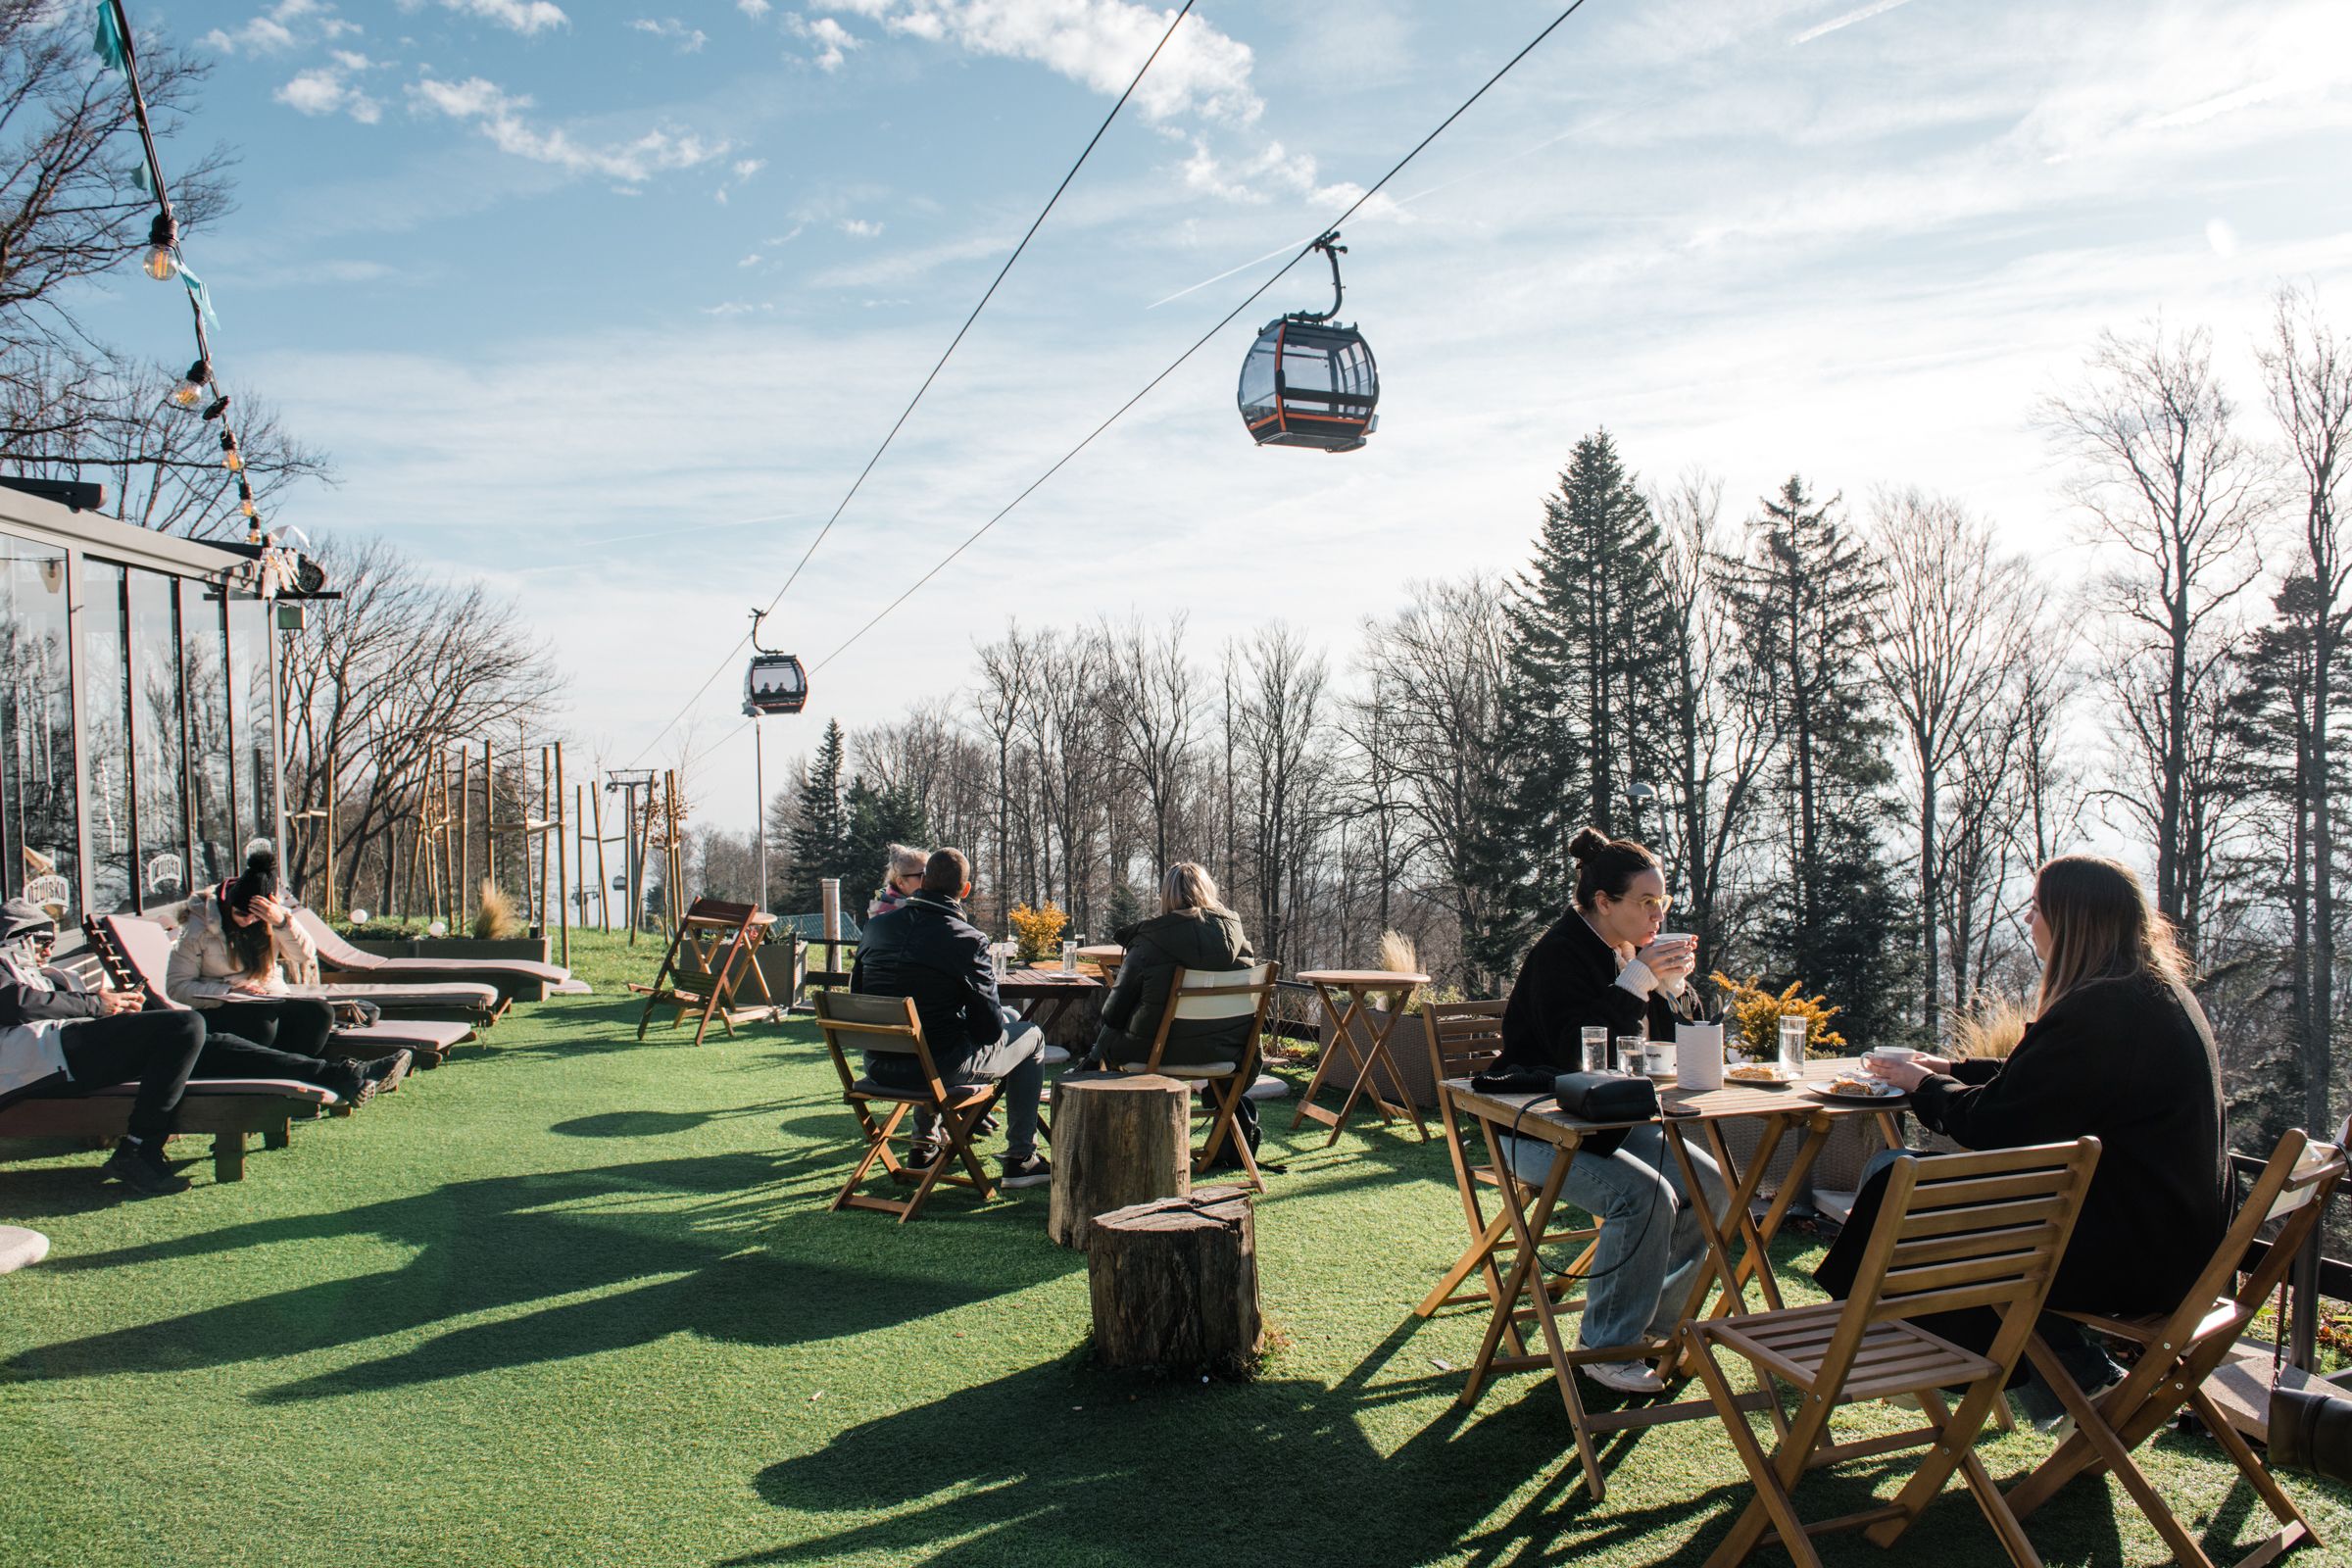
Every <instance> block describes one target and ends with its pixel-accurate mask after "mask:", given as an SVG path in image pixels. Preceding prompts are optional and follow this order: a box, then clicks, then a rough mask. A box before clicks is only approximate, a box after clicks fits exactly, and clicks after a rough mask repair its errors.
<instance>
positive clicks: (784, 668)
mask: <svg viewBox="0 0 2352 1568" xmlns="http://www.w3.org/2000/svg"><path fill="white" fill-rule="evenodd" d="M808 706H809V672H808V671H807V670H806V669H803V668H802V667H801V662H800V661H799V660H798V659H796V658H794V657H793V656H792V655H790V654H754V655H753V656H752V667H751V668H750V669H748V670H746V671H745V672H744V677H743V711H745V712H746V713H749V714H751V715H753V716H754V717H758V716H760V715H761V714H765V713H797V712H799V711H801V710H802V709H804V708H807V707H808Z"/></svg>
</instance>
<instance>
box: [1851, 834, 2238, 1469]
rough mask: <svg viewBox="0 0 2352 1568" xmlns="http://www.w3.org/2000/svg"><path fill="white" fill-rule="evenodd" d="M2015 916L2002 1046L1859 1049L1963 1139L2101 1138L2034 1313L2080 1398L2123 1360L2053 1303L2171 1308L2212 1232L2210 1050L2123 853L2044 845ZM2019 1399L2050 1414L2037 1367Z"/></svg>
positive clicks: (2019, 1143) (2216, 1065)
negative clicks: (2010, 1033)
mask: <svg viewBox="0 0 2352 1568" xmlns="http://www.w3.org/2000/svg"><path fill="white" fill-rule="evenodd" d="M2026 925H2027V931H2028V933H2029V934H2030V935H2031V936H2032V937H2033V939H2034V954H2035V956H2038V957H2039V958H2040V959H2041V964H2042V970H2041V992H2040V996H2039V998H2038V1000H2037V1001H2036V1003H2035V1005H2034V1021H2033V1022H2032V1023H2031V1024H2029V1025H2027V1027H2026V1032H2025V1034H2024V1036H2023V1037H2022V1038H2020V1039H2019V1041H2018V1043H2017V1046H2016V1049H2015V1050H2013V1051H2012V1052H2011V1053H2010V1054H2009V1057H2008V1059H2007V1060H2005V1061H1991V1060H1957V1061H1955V1060H1951V1059H1949V1058H1946V1057H1942V1056H1929V1055H1913V1056H1911V1057H1909V1058H1907V1059H1888V1058H1882V1057H1877V1056H1873V1057H1870V1058H1867V1063H1868V1066H1869V1068H1870V1070H1871V1071H1872V1072H1874V1073H1876V1074H1878V1075H1879V1076H1880V1077H1882V1078H1885V1079H1887V1081H1888V1082H1889V1083H1892V1084H1894V1085H1895V1086H1896V1087H1897V1088H1899V1089H1902V1090H1904V1091H1905V1092H1906V1093H1908V1094H1909V1095H1910V1096H1911V1104H1912V1108H1913V1109H1914V1110H1916V1111H1917V1112H1918V1113H1919V1119H1920V1120H1921V1121H1922V1122H1924V1123H1925V1124H1926V1125H1927V1126H1928V1127H1929V1128H1931V1129H1933V1130H1934V1131H1936V1132H1939V1133H1942V1134H1944V1135H1945V1136H1947V1137H1949V1138H1950V1139H1951V1140H1952V1141H1953V1142H1955V1143H1957V1144H1959V1145H1960V1146H1961V1147H1962V1148H1964V1149H2015V1148H2019V1147H2023V1146H2026V1145H2031V1144H2051V1143H2062V1142H2067V1141H2071V1140H2073V1139H2075V1138H2079V1137H2082V1136H2083V1135H2085V1134H2087V1135H2089V1136H2090V1137H2093V1138H2096V1139H2098V1140H2099V1163H2098V1166H2097V1168H2096V1170H2095V1171H2094V1172H2093V1173H2092V1176H2091V1180H2090V1188H2089V1190H2088V1191H2087V1192H2086V1193H2085V1194H2084V1195H2083V1199H2082V1215H2081V1217H2080V1218H2079V1219H2078V1220H2077V1221H2076V1224H2075V1233H2074V1237H2073V1239H2072V1240H2071V1241H2069V1242H2068V1244H2067V1249H2066V1255H2065V1256H2064V1257H2063V1258H2061V1259H2060V1261H2059V1264H2058V1273H2057V1277H2056V1279H2055V1280H2054V1282H2053V1283H2052V1285H2051V1287H2050V1296H2049V1302H2048V1306H2049V1314H2047V1315H2044V1316H2043V1318H2042V1319H2041V1322H2040V1333H2041V1336H2042V1338H2043V1339H2044V1340H2045V1341H2046V1342H2048V1344H2049V1346H2050V1348H2051V1349H2052V1350H2053V1351H2055V1352H2056V1354H2057V1356H2058V1359H2059V1361H2060V1362H2061V1363H2062V1364H2064V1366H2065V1367H2066V1369H2067V1371H2068V1372H2069V1373H2071V1374H2072V1375H2073V1376H2074V1378H2075V1381H2076V1382H2078V1383H2080V1384H2081V1385H2082V1387H2083V1389H2084V1390H2085V1391H2086V1392H2088V1393H2089V1394H2091V1395H2092V1396H2093V1397H2096V1396H2097V1395H2098V1394H2099V1393H2100V1392H2101V1391H2102V1390H2103V1389H2104V1388H2105V1387H2106V1386H2107V1385H2109V1384H2111V1383H2113V1382H2114V1381H2115V1380H2116V1379H2118V1378H2120V1377H2121V1376H2122V1375H2123V1374H2122V1370H2121V1369H2120V1368H2118V1367H2117V1366H2116V1365H2115V1363H2114V1362H2113V1361H2112V1360H2110V1359H2109V1358H2108V1356H2107V1353H2106V1351H2105V1350H2103V1349H2102V1348H2099V1347H2098V1345H2097V1344H2095V1343H2094V1342H2092V1341H2090V1340H2088V1339H2086V1338H2085V1337H2084V1336H2083V1334H2082V1330H2081V1329H2080V1328H2078V1327H2076V1326H2075V1325H2074V1324H2073V1323H2072V1322H2071V1321H2070V1320H2068V1319H2066V1318H2062V1317H2058V1316H2055V1315H2054V1314H2056V1313H2057V1312H2060V1311H2074V1312H2101V1313H2112V1314H2117V1315H2124V1316H2130V1315H2133V1314H2137V1313H2142V1312H2169V1311H2171V1310H2173V1309H2174V1308H2175V1307H2177V1306H2179V1305H2180V1299H2181V1297H2182V1296H2183V1295H2184V1294H2185V1293H2186V1292H2187V1290H2188V1288H2189V1286H2190V1285H2192V1284H2193V1283H2195V1281H2196V1277H2197V1274H2198V1272H2199V1271H2200V1270H2201V1269H2203V1268H2204V1266H2205V1264H2206V1262H2207V1260H2208V1259H2210V1258H2211V1257H2212V1256H2213V1250H2214V1249H2215V1248H2216V1247H2218V1246H2220V1245H2221V1240H2222V1233H2223V1231H2225V1230H2226V1229H2227V1228H2228V1226H2229V1197H2228V1175H2227V1172H2226V1168H2225V1165H2224V1153H2225V1151H2224V1147H2223V1133H2222V1080H2221V1063H2220V1058H2219V1055H2218V1054H2216V1052H2215V1050H2214V1043H2213V1030H2212V1028H2211V1026H2210V1025H2209V1024H2207V1022H2206V1020H2205V1010H2204V1009H2203V1008H2202V1007H2200V1006H2198V1005H2197V1000H2196V998H2195V997H2194V996H2192V995H2190V994H2189V990H2188V985H2187V978H2186V965H2185V964H2184V963H2183V962H2182V960H2181V956H2180V950H2179V948H2177V947H2176V946H2175V945H2174V942H2173V933H2172V927H2171V925H2170V923H2169V922H2167V921H2166V919H2165V918H2164V916H2162V915H2161V914H2158V913H2157V912H2156V911H2155V910H2154V909H2152V908H2150V907H2149V906H2148V900H2147V895H2146V894H2145V893H2144V892H2143V891H2142V890H2141V888H2140V885H2139V879H2138V878H2137V877H2135V876H2133V875H2132V874H2131V870H2130V868H2129V867H2126V866H2124V865H2122V864H2119V863H2118V862H2116V861H2114V860H2109V859H2105V858H2100V857H2097V856H2090V855H2062V856H2060V857H2059V858H2056V859H2054V860H2051V861H2050V862H2049V863H2047V864H2046V865H2044V866H2043V867H2042V868H2041V870H2040V872H2039V873H2038V874H2037V875H2036V876H2035V877H2034V902H2033V903H2032V904H2031V905H2030V906H2028V907H2027V911H2026ZM1894 1157H1895V1156H1894V1155H1893V1154H1891V1153H1889V1154H1886V1155H1882V1156H1881V1157H1880V1160H1879V1161H1878V1163H1877V1164H1876V1165H1875V1166H1874V1167H1873V1168H1872V1169H1870V1170H1867V1171H1865V1173H1864V1180H1863V1191H1862V1192H1861V1194H1860V1195H1859V1196H1858V1198H1857V1200H1856V1202H1855V1206H1854V1214H1853V1218H1852V1220H1851V1221H1850V1222H1849V1223H1848V1224H1847V1226H1846V1228H1845V1230H1844V1232H1843V1233H1842V1234H1841V1235H1840V1236H1839V1237H1838V1242H1837V1245H1836V1246H1834V1247H1833V1248H1832V1249H1831V1250H1830V1253H1829V1256H1828V1257H1826V1258H1825V1259H1823V1261H1822V1266H1821V1269H1820V1271H1819V1272H1818V1273H1817V1274H1816V1275H1815V1278H1816V1279H1818V1280H1819V1281H1820V1282H1821V1284H1822V1285H1823V1286H1824V1287H1825V1288H1826V1289H1828V1290H1829V1291H1830V1292H1831V1294H1832V1295H1835V1296H1842V1295H1844V1294H1845V1291H1846V1290H1847V1289H1848V1288H1850V1287H1851V1285H1852V1283H1853V1278H1854V1273H1855V1270H1856V1268H1857V1267H1858V1265H1859V1261H1860V1258H1861V1254H1862V1250H1863V1248H1864V1247H1865V1246H1866V1245H1867V1243H1868V1240H1869V1235H1870V1221H1871V1220H1872V1219H1873V1218H1875V1217H1876V1215H1877V1212H1878V1203H1879V1198H1880V1195H1881V1193H1882V1192H1883V1191H1884V1189H1885V1182H1884V1181H1883V1180H1877V1179H1876V1178H1877V1176H1878V1171H1879V1169H1881V1168H1883V1167H1884V1165H1885V1164H1887V1163H1888V1162H1890V1161H1891V1160H1892V1159H1893V1158H1894ZM1989 1316H1990V1315H1989V1314H1967V1313H1961V1314H1953V1317H1954V1318H1955V1319H1956V1321H1952V1322H1949V1323H1945V1322H1938V1323H1937V1324H1936V1332H1937V1333H1940V1334H1943V1335H1944V1336H1945V1337H1946V1338H1947V1339H1953V1340H1955V1341H1957V1342H1958V1343H1960V1344H1963V1345H1971V1346H1974V1347H1976V1348H1983V1347H1984V1346H1985V1345H1987V1344H1989V1343H1990V1340H1991V1330H1990V1326H1989ZM1971 1319H1983V1321H1969V1320H1971ZM2020 1402H2021V1403H2023V1404H2024V1405H2025V1406H2026V1409H2027V1412H2028V1414H2030V1415H2031V1416H2033V1417H2034V1420H2035V1422H2036V1424H2038V1425H2041V1426H2043V1427H2045V1428H2049V1427H2054V1426H2056V1425H2057V1424H2058V1422H2059V1420H2060V1418H2061V1416H2062V1414H2063V1406H2061V1405H2060V1404H2059V1402H2058V1399H2057V1397H2056V1396H2055V1395H2054V1394H2052V1393H2050V1391H2049V1390H2048V1389H2047V1388H2046V1387H2043V1386H2042V1385H2041V1384H2040V1380H2039V1378H2038V1376H2033V1377H2032V1378H2031V1379H2030V1381H2029V1383H2028V1385H2027V1387H2026V1388H2025V1389H2023V1390H2022V1391H2021V1393H2020Z"/></svg>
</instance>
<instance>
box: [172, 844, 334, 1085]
mask: <svg viewBox="0 0 2352 1568" xmlns="http://www.w3.org/2000/svg"><path fill="white" fill-rule="evenodd" d="M277 892H278V885H277V857H276V856H274V855H272V854H270V852H269V851H268V850H256V851H254V853H253V854H252V856H251V857H249V858H247V859H246V861H245V870H244V873H243V874H242V875H240V876H238V877H236V878H235V879H234V880H232V881H228V882H223V883H221V884H220V885H219V886H218V887H213V888H207V889H204V890H201V891H199V892H198V893H197V894H196V895H195V897H193V898H191V899H189V900H188V903H187V909H186V912H185V913H183V914H182V915H181V916H180V923H179V940H178V941H177V942H176V943H174V944H173V945H172V961H171V963H170V965H169V966H167V967H166V969H165V971H164V994H165V995H167V996H169V997H170V998H171V999H172V1001H173V1002H176V1003H178V1004H179V1005H182V1006H186V1007H194V1008H196V1009H198V1010H199V1011H201V1012H204V1013H206V1014H207V1015H208V1019H207V1021H208V1022H209V1024H210V1025H211V1027H212V1029H213V1030H214V1031H215V1032H216V1033H221V1034H233V1035H235V1036H237V1037H238V1038H239V1039H241V1040H248V1041H251V1042H252V1043H253V1044H255V1045H258V1046H270V1047H272V1048H274V1049H276V1050H279V1051H284V1052H287V1053H289V1054H293V1055H297V1056H319V1055H322V1054H324V1051H325V1047H326V1042H327V1039H328V1037H329V1036H331V1035H332V1034H333V1033H334V1029H335V1013H334V1009H333V1008H332V1007H330V1006H328V1005H326V1004H325V1003H324V1002H321V1001H319V999H318V998H316V997H295V996H289V995H287V993H286V979H285V975H284V973H283V968H284V967H285V966H291V967H292V968H293V969H294V971H295V972H296V973H297V974H304V975H315V974H317V973H318V964H319V950H318V947H317V945H316V944H315V943H313V942H312V941H311V935H310V933H309V932H308V931H305V930H304V929H303V928H302V922H300V921H299V920H296V919H295V918H294V917H293V913H292V911H291V910H289V909H288V908H287V907H285V906H284V905H283V904H281V903H279V902H278V897H277Z"/></svg>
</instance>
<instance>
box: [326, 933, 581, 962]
mask: <svg viewBox="0 0 2352 1568" xmlns="http://www.w3.org/2000/svg"><path fill="white" fill-rule="evenodd" d="M347 940H349V941H350V943H351V945H352V946H353V947H355V948H357V949H359V950H360V951H361V952H362V953H372V954H374V955H375V956H377V957H379V958H527V959H530V960H532V961H534V962H537V963H552V962H554V961H555V960H554V959H553V958H551V957H550V956H549V952H550V948H549V944H548V941H547V939H546V938H545V937H508V938H505V939H504V940H501V941H495V942H493V941H489V940H486V939H484V938H480V937H402V938H400V939H398V940H396V941H379V940H377V939H375V938H372V937H352V938H349V939H347Z"/></svg>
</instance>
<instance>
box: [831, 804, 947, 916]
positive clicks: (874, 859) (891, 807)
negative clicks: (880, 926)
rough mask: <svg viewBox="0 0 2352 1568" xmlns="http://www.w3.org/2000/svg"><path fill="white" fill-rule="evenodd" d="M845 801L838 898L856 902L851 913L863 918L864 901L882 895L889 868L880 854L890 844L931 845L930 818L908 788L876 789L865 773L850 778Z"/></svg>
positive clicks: (869, 900)
mask: <svg viewBox="0 0 2352 1568" xmlns="http://www.w3.org/2000/svg"><path fill="white" fill-rule="evenodd" d="M843 804H844V807H845V815H846V816H847V819H848V831H847V836H846V837H845V839H844V841H843V844H842V861H841V863H842V870H841V872H840V875H841V879H842V882H841V887H842V903H843V906H844V907H853V908H852V914H853V916H854V917H855V918H858V919H863V917H864V910H865V908H866V907H867V905H868V904H869V903H870V902H871V901H872V900H874V899H876V898H878V897H880V896H881V892H882V879H883V877H884V876H885V875H887V874H888V872H889V869H890V868H889V867H888V866H887V865H885V864H884V863H883V858H884V856H886V855H887V854H888V853H889V851H890V847H891V846H892V845H893V844H913V845H926V844H929V843H930V842H931V821H930V817H929V815H928V813H926V812H925V811H924V809H923V803H922V799H921V798H920V797H919V796H917V795H916V794H915V793H914V792H913V791H912V790H910V789H907V787H905V786H904V785H901V786H898V787H896V788H891V789H876V788H875V787H874V786H872V785H870V784H868V783H866V781H865V777H864V775H863V774H859V775H858V777H857V778H854V779H852V780H851V781H850V789H849V794H848V795H847V796H846V797H845V798H844V803H843Z"/></svg>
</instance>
